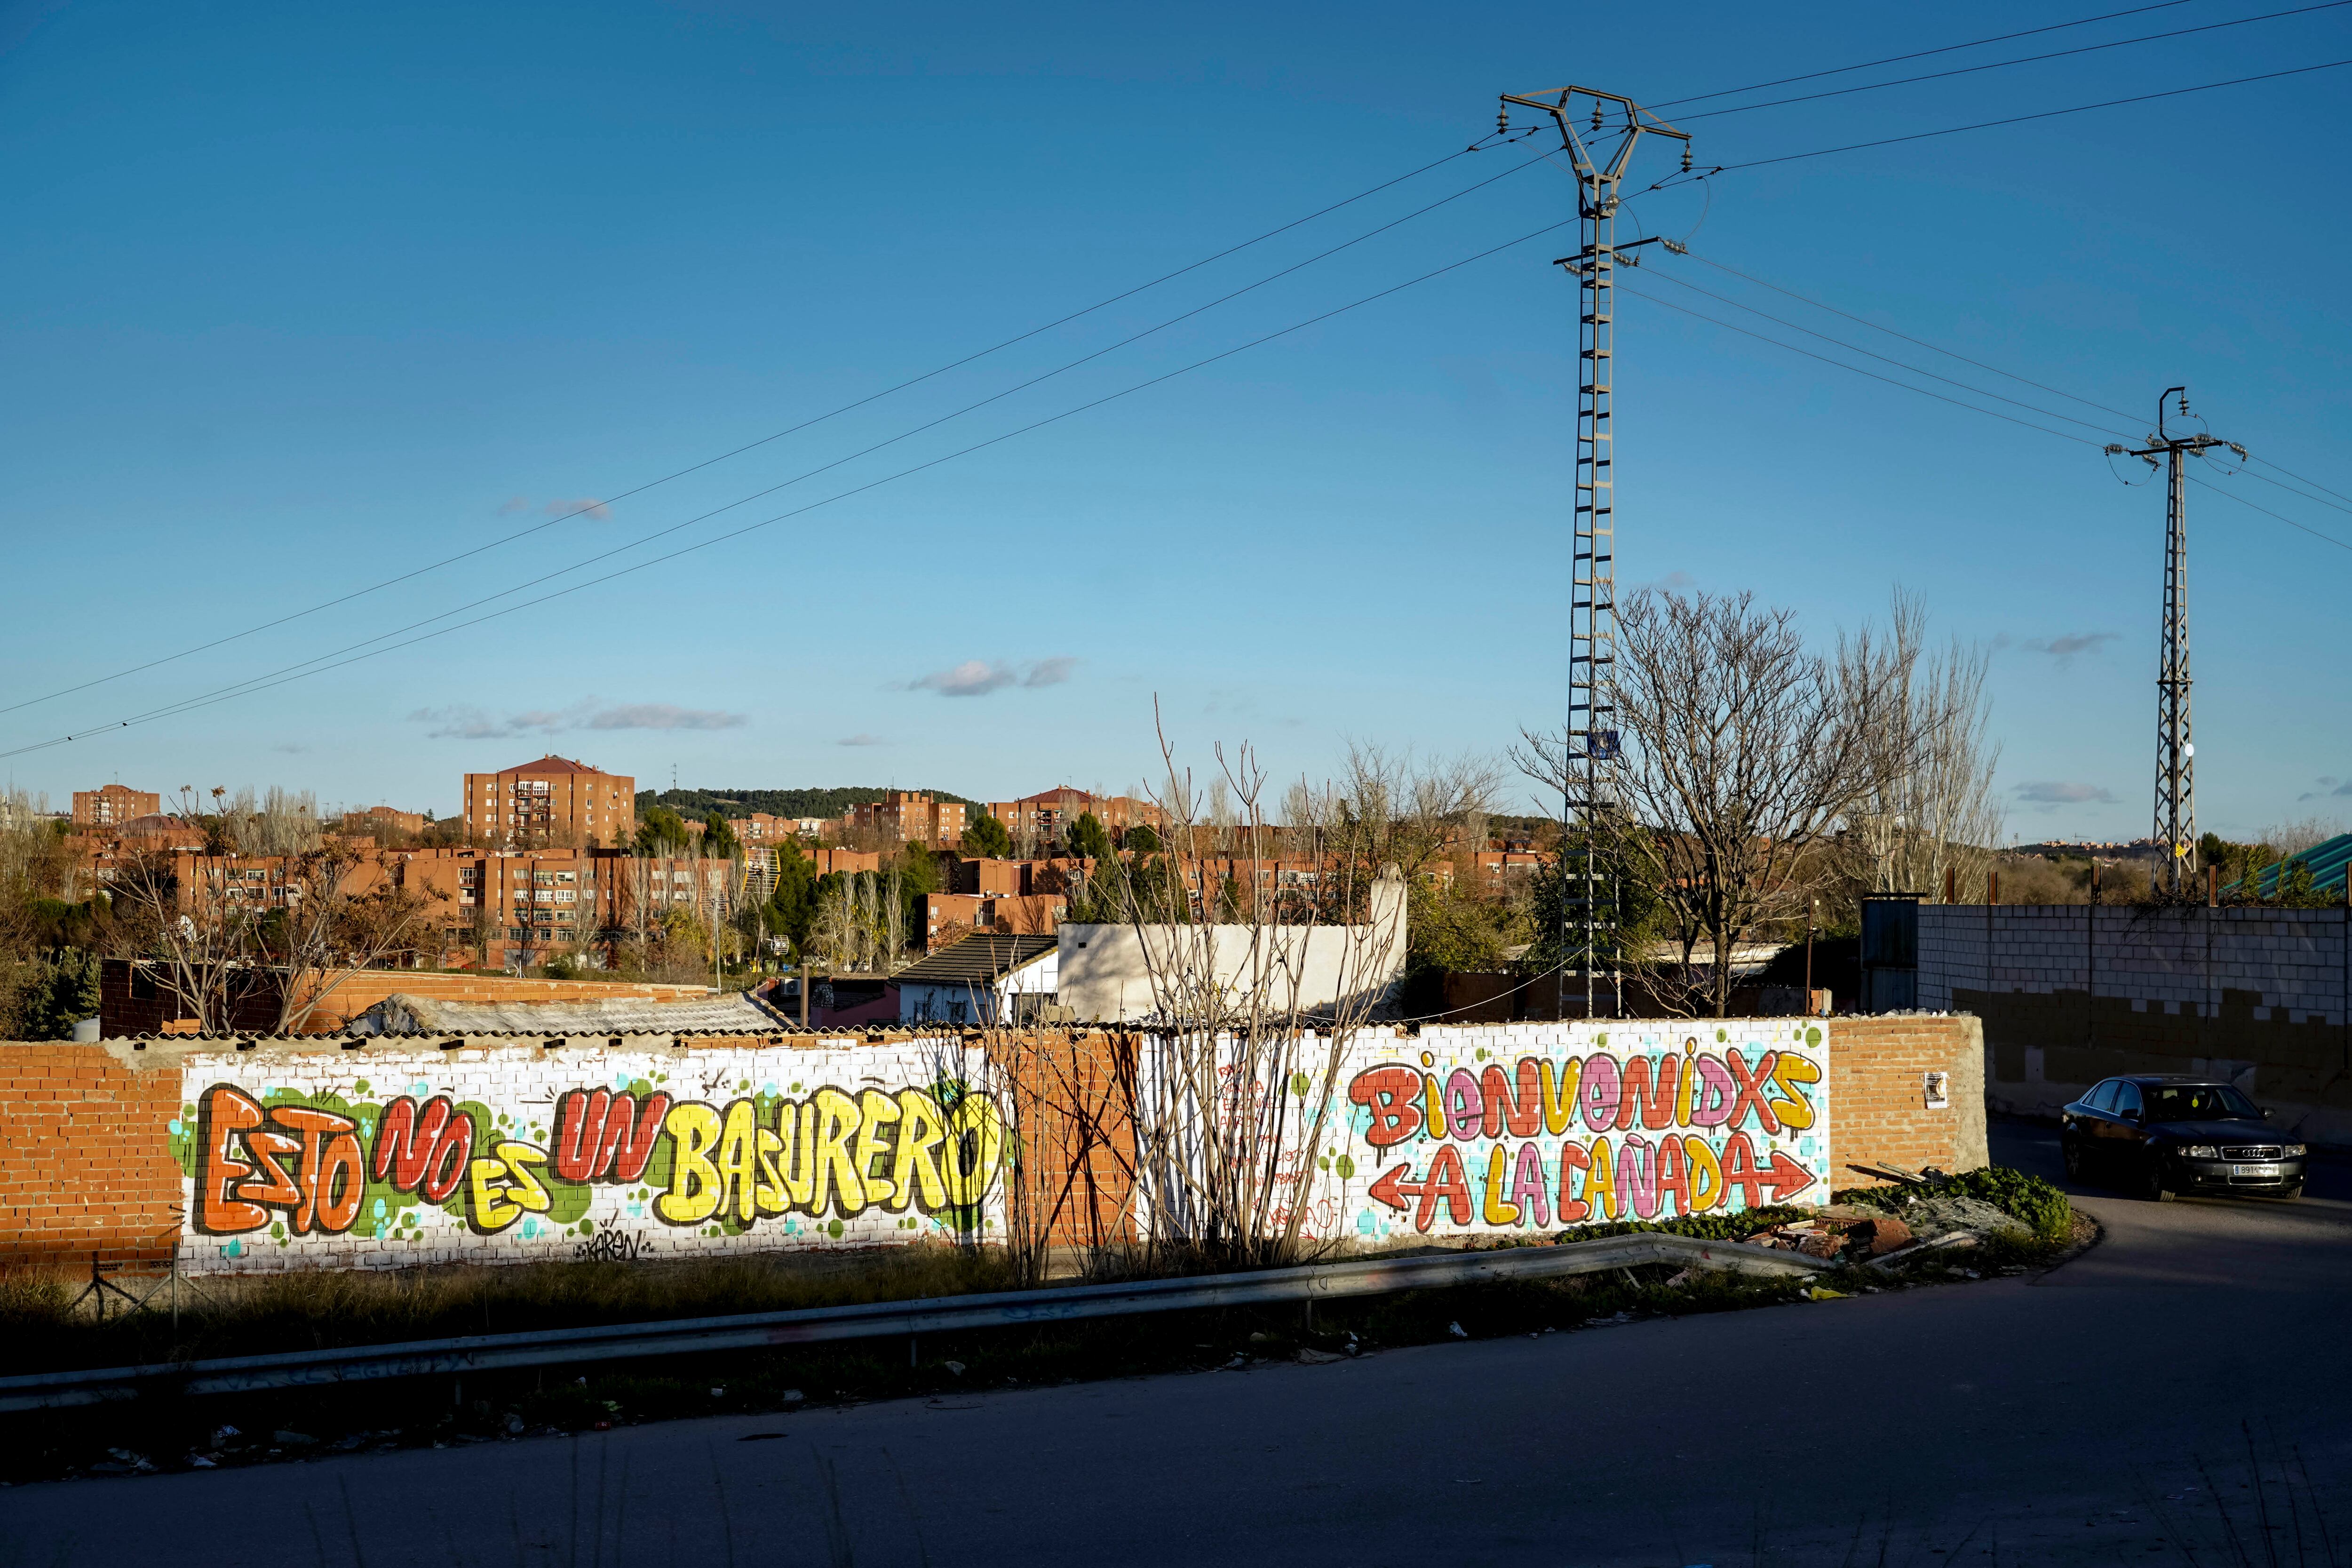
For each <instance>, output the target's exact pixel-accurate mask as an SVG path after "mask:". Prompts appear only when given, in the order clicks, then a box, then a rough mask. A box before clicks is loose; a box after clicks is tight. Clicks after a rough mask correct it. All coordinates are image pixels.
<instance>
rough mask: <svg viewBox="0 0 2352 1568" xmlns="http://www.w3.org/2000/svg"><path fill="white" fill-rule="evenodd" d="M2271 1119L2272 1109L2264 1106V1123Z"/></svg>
mask: <svg viewBox="0 0 2352 1568" xmlns="http://www.w3.org/2000/svg"><path fill="white" fill-rule="evenodd" d="M2270 1119H2271V1112H2270V1107H2268V1106H2264V1107H2263V1121H2269V1120H2270Z"/></svg>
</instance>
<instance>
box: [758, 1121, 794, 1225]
mask: <svg viewBox="0 0 2352 1568" xmlns="http://www.w3.org/2000/svg"><path fill="white" fill-rule="evenodd" d="M752 1137H753V1138H754V1140H755V1141H756V1142H757V1145H758V1147H757V1150H756V1152H757V1153H758V1155H759V1158H760V1180H759V1182H758V1184H756V1185H755V1186H753V1188H752V1189H751V1201H752V1203H753V1204H754V1205H757V1206H758V1208H759V1210H760V1212H761V1214H782V1213H783V1212H784V1207H785V1205H786V1204H787V1203H789V1202H790V1199H789V1198H788V1197H787V1196H786V1195H785V1193H784V1173H783V1172H782V1171H780V1170H778V1169H777V1168H776V1151H778V1150H779V1149H782V1147H783V1146H784V1141H783V1140H782V1138H779V1137H777V1136H776V1132H775V1129H773V1128H772V1127H762V1128H760V1129H759V1130H758V1131H755V1132H754V1133H753V1134H752Z"/></svg>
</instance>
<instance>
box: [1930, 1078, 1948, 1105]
mask: <svg viewBox="0 0 2352 1568" xmlns="http://www.w3.org/2000/svg"><path fill="white" fill-rule="evenodd" d="M1951 1105H1952V1075H1951V1074H1950V1073H1948V1072H1931V1073H1929V1074H1927V1109H1928V1110H1950V1109H1951Z"/></svg>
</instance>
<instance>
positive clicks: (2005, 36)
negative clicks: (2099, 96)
mask: <svg viewBox="0 0 2352 1568" xmlns="http://www.w3.org/2000/svg"><path fill="white" fill-rule="evenodd" d="M2188 3H2189V0H2161V3H2160V4H2158V5H2135V6H2133V7H2132V8H2131V9H2130V10H2128V11H2108V12H2105V13H2104V14H2102V15H2100V16H2078V17H2076V18H2075V19H2074V21H2071V22H2053V23H2051V24H2050V25H2049V26H2046V27H2028V28H2026V29H2025V31H2023V32H2021V33H1996V34H1994V35H1993V36H1992V37H1990V38H1974V39H1971V40H1969V42H1968V43H1965V44H1945V45H1943V46H1942V47H1937V48H1933V49H1915V50H1913V51H1912V52H1911V53H1909V54H1907V55H1889V56H1887V57H1886V58H1885V59H1883V60H1864V61H1863V62H1862V64H1860V65H1858V66H1832V67H1831V68H1829V69H1827V70H1818V71H1807V72H1805V73H1804V74H1803V75H1802V76H1784V77H1781V78H1780V79H1778V80H1775V81H1759V82H1756V83H1753V84H1751V85H1749V86H1748V87H1727V88H1725V89H1722V90H1721V91H1719V92H1702V93H1699V94H1697V95H1696V96H1695V97H1691V98H1670V99H1667V100H1665V101H1664V102H1663V103H1654V104H1652V105H1650V107H1651V109H1653V110H1664V109H1672V108H1674V107H1675V105H1676V104H1679V103H1705V102H1706V100H1708V99H1710V98H1736V97H1738V95H1739V94H1740V93H1743V92H1762V91H1763V90H1764V89H1767V88H1773V87H1787V86H1788V85H1789V84H1790V82H1797V81H1814V80H1817V79H1820V78H1822V77H1825V76H1843V75H1844V74H1845V73H1846V72H1848V71H1866V70H1875V69H1877V68H1879V67H1880V66H1899V65H1901V64H1902V63H1903V62H1904V61H1905V60H1924V59H1926V58H1928V57H1929V56H1931V55H1948V54H1955V53H1958V51H1959V50H1961V49H1980V48H1983V47H1985V46H1986V45H1988V44H2006V43H2010V42H2011V41H2013V40H2015V39H2018V38H2032V37H2040V36H2041V35H2042V34H2043V33H2063V32H2064V31H2065V30H2066V29H2067V28H2069V27H2087V26H2090V25H2091V24H2092V23H2094V22H2112V21H2114V20H2115V19H2116V17H2118V16H2142V15H2145V14H2146V13H2147V12H2149V11H2169V10H2171V9H2172V8H2173V7H2174V6H2176V5H2187V4H2188Z"/></svg>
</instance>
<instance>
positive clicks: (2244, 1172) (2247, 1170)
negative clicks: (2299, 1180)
mask: <svg viewBox="0 0 2352 1568" xmlns="http://www.w3.org/2000/svg"><path fill="white" fill-rule="evenodd" d="M2230 1173H2231V1175H2233V1176H2273V1177H2275V1176H2277V1175H2278V1174H2279V1173H2280V1172H2279V1168H2278V1167H2277V1166H2276V1165H2232V1166H2231V1167H2230Z"/></svg>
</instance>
